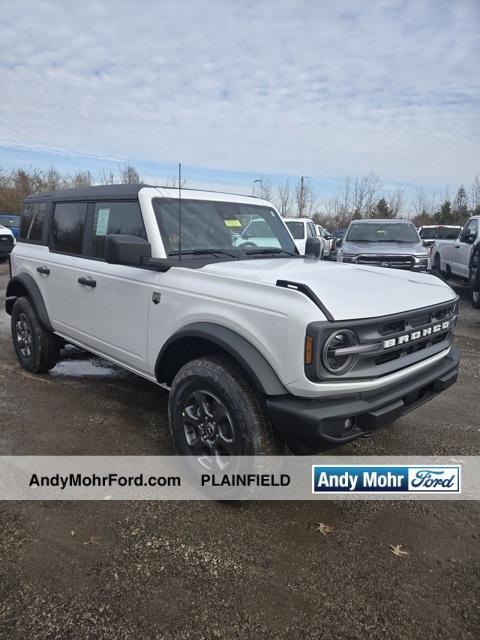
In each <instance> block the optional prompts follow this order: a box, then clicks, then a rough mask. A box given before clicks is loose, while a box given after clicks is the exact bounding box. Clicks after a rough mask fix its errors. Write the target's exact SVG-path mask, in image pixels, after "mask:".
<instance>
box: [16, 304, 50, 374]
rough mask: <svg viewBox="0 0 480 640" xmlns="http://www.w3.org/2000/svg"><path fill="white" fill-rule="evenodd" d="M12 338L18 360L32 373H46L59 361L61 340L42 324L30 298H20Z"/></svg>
mask: <svg viewBox="0 0 480 640" xmlns="http://www.w3.org/2000/svg"><path fill="white" fill-rule="evenodd" d="M11 331H12V340H13V347H14V349H15V353H16V354H17V358H18V361H19V362H20V364H21V365H22V367H23V368H24V369H26V370H27V371H31V372H32V373H45V372H46V371H49V370H50V369H52V367H54V366H55V365H56V363H57V362H58V358H59V354H60V340H59V339H58V338H57V336H56V335H55V334H53V333H52V332H51V331H47V330H46V329H44V328H43V327H42V325H41V324H40V322H39V320H38V317H37V314H36V312H35V309H34V308H33V306H32V304H31V302H30V300H29V299H28V298H18V299H17V300H16V302H15V304H14V305H13V309H12V319H11Z"/></svg>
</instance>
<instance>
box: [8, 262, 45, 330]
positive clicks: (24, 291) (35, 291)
mask: <svg viewBox="0 0 480 640" xmlns="http://www.w3.org/2000/svg"><path fill="white" fill-rule="evenodd" d="M24 295H26V296H27V297H28V298H29V299H30V302H31V303H32V305H33V308H34V309H35V312H36V314H37V316H38V320H39V322H40V324H41V325H42V326H43V328H44V329H46V330H47V331H53V327H52V325H51V322H50V318H49V317H48V312H47V307H46V306H45V302H44V301H43V297H42V294H41V292H40V289H39V287H38V285H37V283H36V282H35V280H34V279H33V278H32V276H31V275H30V274H28V273H20V274H19V275H18V276H14V277H13V278H10V280H9V282H8V285H7V293H6V300H5V309H6V312H7V313H8V315H9V316H11V315H12V309H13V305H14V304H15V300H16V299H17V298H20V297H21V296H24Z"/></svg>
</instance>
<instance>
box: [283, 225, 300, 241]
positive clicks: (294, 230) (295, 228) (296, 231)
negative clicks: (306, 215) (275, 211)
mask: <svg viewBox="0 0 480 640" xmlns="http://www.w3.org/2000/svg"><path fill="white" fill-rule="evenodd" d="M285 224H286V225H287V227H288V230H289V231H290V233H291V234H292V236H293V237H294V238H295V240H303V239H304V238H305V227H304V224H303V222H295V221H293V220H288V221H287V222H285Z"/></svg>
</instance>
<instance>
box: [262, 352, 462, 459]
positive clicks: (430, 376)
mask: <svg viewBox="0 0 480 640" xmlns="http://www.w3.org/2000/svg"><path fill="white" fill-rule="evenodd" d="M459 362H460V351H459V350H458V349H457V348H456V347H452V348H451V349H450V352H449V354H448V355H447V356H445V358H444V359H443V360H442V361H441V362H440V363H438V362H436V363H434V364H433V365H432V367H427V368H425V369H424V370H422V371H421V373H418V374H416V375H414V376H412V377H411V378H408V379H407V380H405V381H403V382H402V383H400V384H399V383H397V384H395V385H391V386H389V387H385V388H383V389H382V390H381V391H370V392H368V391H366V392H362V393H356V394H350V395H345V396H341V397H336V398H333V399H325V400H311V399H308V398H299V397H296V396H292V395H290V396H272V397H268V398H267V401H266V402H267V410H268V413H269V415H270V418H271V419H272V422H273V424H274V425H275V428H276V429H277V431H278V433H279V434H280V436H281V437H282V438H283V439H284V441H285V442H286V443H287V445H288V446H289V448H290V449H291V450H292V452H294V453H299V454H303V455H308V454H312V453H316V452H318V451H320V450H322V449H325V448H328V447H332V446H338V445H341V444H345V443H347V442H350V441H351V440H355V439H356V438H358V437H359V436H361V435H365V434H366V433H370V432H371V431H373V430H375V429H377V428H379V427H382V426H384V425H386V424H389V423H390V422H393V421H394V420H396V419H397V418H399V417H400V416H402V415H404V414H405V413H408V412H409V411H412V410H413V409H416V407H419V406H420V405H422V404H424V403H425V402H427V401H428V400H431V399H432V398H434V397H435V396H436V395H438V394H439V393H441V392H442V391H445V389H448V387H450V386H452V385H453V384H454V383H455V382H456V380H457V377H458V365H459ZM347 418H349V419H351V421H352V426H351V427H350V428H349V429H348V430H346V429H345V420H346V419H347Z"/></svg>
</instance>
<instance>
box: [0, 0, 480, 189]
mask: <svg viewBox="0 0 480 640" xmlns="http://www.w3.org/2000/svg"><path fill="white" fill-rule="evenodd" d="M479 25H480V0H447V1H445V2H443V1H442V0H426V1H421V0H414V1H412V2H401V1H390V0H381V1H377V0H370V1H368V2H356V1H353V0H352V1H342V0H335V1H332V2H330V1H325V0H323V1H318V2H315V1H313V0H311V1H305V2H303V1H301V0H296V1H294V0H288V1H287V0H285V1H282V0H280V1H279V0H275V1H274V0H271V1H268V2H267V1H263V0H253V1H252V0H182V2H169V1H166V0H155V1H154V2H149V1H145V0H143V2H139V1H137V2H126V1H124V0H115V1H114V2H100V1H99V0H97V1H94V2H88V1H85V0H82V2H68V1H66V0H65V1H61V2H58V1H51V0H37V1H33V0H31V1H29V2H25V1H22V0H15V1H12V2H9V1H5V0H3V2H2V9H1V12H0V166H3V167H4V168H10V167H11V166H16V165H18V164H19V162H22V163H31V164H34V165H41V164H42V163H46V162H48V163H50V162H53V163H55V164H57V165H59V166H71V167H77V166H78V167H80V168H88V167H91V169H93V170H95V169H96V168H97V167H98V166H100V165H101V164H105V163H107V164H108V163H109V162H111V163H114V164H115V163H116V162H117V161H118V160H129V161H134V162H135V163H136V164H138V165H139V166H140V167H144V168H145V167H148V169H146V171H147V173H148V174H149V177H150V175H151V176H154V175H156V174H157V175H158V174H160V175H165V171H166V170H167V169H168V168H169V167H173V165H174V163H175V162H177V161H178V160H181V161H182V162H183V163H184V164H185V166H186V167H188V168H189V169H188V170H189V171H190V172H191V174H192V176H193V175H194V174H195V175H203V176H205V182H211V183H213V182H215V181H216V180H218V181H219V182H223V181H225V180H226V181H231V182H232V184H234V183H237V182H242V181H245V182H249V181H251V180H252V178H253V177H257V176H258V175H272V176H273V177H274V180H275V174H277V175H278V176H285V175H291V176H298V175H301V174H304V175H308V176H312V177H313V178H314V179H315V180H317V181H322V180H325V181H326V182H328V181H333V182H334V181H335V180H336V179H341V178H342V177H343V176H345V175H352V176H356V175H361V174H363V173H365V172H370V171H373V172H377V173H379V174H381V176H382V177H383V178H384V180H385V181H390V182H392V183H395V182H405V183H416V182H419V183H423V184H435V185H440V186H441V187H443V185H447V184H450V185H457V184H458V183H459V182H461V181H465V182H468V181H470V180H471V179H472V178H473V177H474V175H475V174H476V173H477V172H479V171H480V156H479V149H480V118H479V111H480V110H479V107H480V90H479V87H480V74H479V61H480V44H479V43H480V40H479V33H480V30H479ZM144 172H145V169H144ZM230 172H231V173H230Z"/></svg>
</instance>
